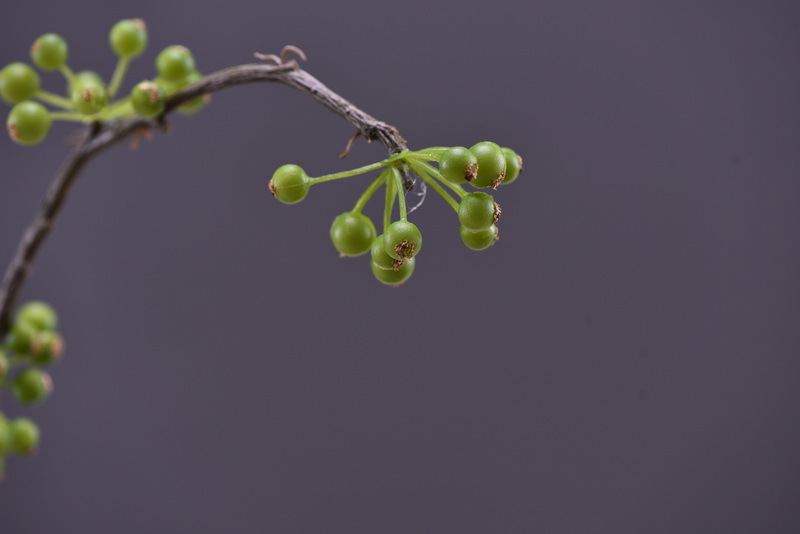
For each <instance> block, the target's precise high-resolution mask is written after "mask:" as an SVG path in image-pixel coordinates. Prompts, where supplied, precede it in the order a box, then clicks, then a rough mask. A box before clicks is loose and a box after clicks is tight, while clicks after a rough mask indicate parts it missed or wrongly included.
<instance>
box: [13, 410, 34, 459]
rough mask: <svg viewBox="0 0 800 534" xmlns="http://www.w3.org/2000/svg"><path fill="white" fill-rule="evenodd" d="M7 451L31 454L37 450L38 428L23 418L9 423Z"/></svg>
mask: <svg viewBox="0 0 800 534" xmlns="http://www.w3.org/2000/svg"><path fill="white" fill-rule="evenodd" d="M10 426H11V439H10V440H9V444H8V450H9V451H11V452H15V453H17V454H33V453H34V452H36V449H38V448H39V427H38V426H37V425H36V423H34V422H33V421H31V420H30V419H27V418H25V417H20V418H18V419H15V420H14V421H12V422H11V424H10Z"/></svg>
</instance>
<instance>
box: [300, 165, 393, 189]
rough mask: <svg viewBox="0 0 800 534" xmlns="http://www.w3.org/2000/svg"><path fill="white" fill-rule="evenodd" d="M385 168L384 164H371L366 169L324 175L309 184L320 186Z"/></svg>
mask: <svg viewBox="0 0 800 534" xmlns="http://www.w3.org/2000/svg"><path fill="white" fill-rule="evenodd" d="M385 166H386V162H384V161H379V162H378V163H373V164H372V165H367V166H366V167H359V168H357V169H353V170H350V171H344V172H337V173H335V174H326V175H324V176H320V177H318V178H311V179H310V180H309V183H310V184H311V185H314V184H320V183H322V182H329V181H331V180H338V179H339V178H348V177H350V176H356V175H358V174H364V173H365V172H369V171H374V170H375V169H380V168H381V167H385Z"/></svg>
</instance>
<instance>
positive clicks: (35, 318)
mask: <svg viewBox="0 0 800 534" xmlns="http://www.w3.org/2000/svg"><path fill="white" fill-rule="evenodd" d="M16 322H18V323H28V324H30V325H31V326H33V327H34V328H36V329H37V330H55V329H56V328H57V327H58V316H57V315H56V312H55V310H53V307H52V306H50V305H49V304H47V303H46V302H41V301H38V300H32V301H30V302H27V303H25V304H24V305H23V306H22V307H21V308H20V309H19V311H18V312H17V321H16Z"/></svg>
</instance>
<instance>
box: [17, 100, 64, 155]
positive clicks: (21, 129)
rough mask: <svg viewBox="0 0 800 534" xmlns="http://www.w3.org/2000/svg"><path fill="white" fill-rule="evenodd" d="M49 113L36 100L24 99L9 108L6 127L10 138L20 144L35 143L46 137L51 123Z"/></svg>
mask: <svg viewBox="0 0 800 534" xmlns="http://www.w3.org/2000/svg"><path fill="white" fill-rule="evenodd" d="M52 122H53V121H52V119H51V118H50V113H49V112H48V111H47V108H45V107H44V106H43V105H41V104H39V103H38V102H33V101H31V100H26V101H25V102H20V103H19V104H17V105H15V106H14V107H13V108H11V112H10V113H9V114H8V121H7V122H6V128H8V135H9V136H10V137H11V139H12V140H14V141H16V142H17V143H19V144H21V145H35V144H36V143H40V142H41V141H42V140H43V139H44V138H45V137H47V134H48V132H49V131H50V125H51V124H52Z"/></svg>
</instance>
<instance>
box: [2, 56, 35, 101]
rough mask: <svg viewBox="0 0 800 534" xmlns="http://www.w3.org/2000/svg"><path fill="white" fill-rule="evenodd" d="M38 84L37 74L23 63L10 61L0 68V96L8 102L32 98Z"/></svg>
mask: <svg viewBox="0 0 800 534" xmlns="http://www.w3.org/2000/svg"><path fill="white" fill-rule="evenodd" d="M40 85H41V81H40V80H39V75H38V74H36V71H35V70H33V69H32V68H31V67H30V66H29V65H27V64H25V63H10V64H8V65H6V66H5V67H4V68H3V70H0V97H1V98H2V99H3V100H5V101H6V102H7V103H9V104H18V103H19V102H22V101H24V100H29V99H30V98H33V95H35V94H36V93H37V92H39V87H40Z"/></svg>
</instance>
